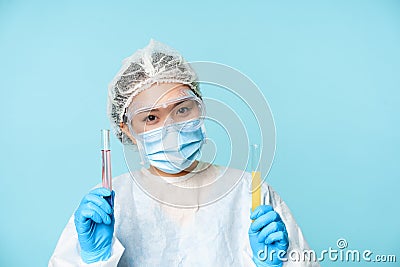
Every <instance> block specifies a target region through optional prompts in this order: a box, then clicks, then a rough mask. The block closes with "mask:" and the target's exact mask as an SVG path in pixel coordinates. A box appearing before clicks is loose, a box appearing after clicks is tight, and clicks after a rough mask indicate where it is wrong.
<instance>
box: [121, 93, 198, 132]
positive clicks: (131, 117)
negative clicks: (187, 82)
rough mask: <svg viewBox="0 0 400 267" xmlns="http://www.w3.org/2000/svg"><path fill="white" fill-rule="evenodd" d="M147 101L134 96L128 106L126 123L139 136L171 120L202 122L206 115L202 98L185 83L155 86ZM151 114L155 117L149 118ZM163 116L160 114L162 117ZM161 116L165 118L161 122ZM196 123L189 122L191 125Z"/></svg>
mask: <svg viewBox="0 0 400 267" xmlns="http://www.w3.org/2000/svg"><path fill="white" fill-rule="evenodd" d="M150 90H151V94H149V95H148V96H147V97H146V98H145V99H146V102H139V101H138V100H134V101H133V102H132V103H131V105H130V106H129V108H128V112H127V124H128V127H129V130H130V132H131V134H132V135H133V136H134V137H135V138H136V139H138V138H139V139H140V134H141V133H143V132H146V131H149V130H152V129H154V127H152V126H153V125H159V126H160V127H165V126H168V125H169V124H174V125H179V126H186V124H184V123H183V122H185V121H194V120H197V121H198V122H199V124H198V125H197V126H200V125H201V124H202V123H203V121H204V117H205V108H204V105H203V101H202V100H201V99H200V98H199V97H197V96H196V95H195V94H194V93H193V91H192V90H190V89H189V88H188V87H186V86H178V88H176V87H172V88H170V89H168V90H166V89H164V88H152V89H150ZM149 117H153V118H151V119H152V120H150V119H149ZM159 117H160V118H159ZM159 120H162V122H161V123H162V124H161V125H160V123H158V122H159ZM193 126H194V125H190V127H191V128H192V127H193Z"/></svg>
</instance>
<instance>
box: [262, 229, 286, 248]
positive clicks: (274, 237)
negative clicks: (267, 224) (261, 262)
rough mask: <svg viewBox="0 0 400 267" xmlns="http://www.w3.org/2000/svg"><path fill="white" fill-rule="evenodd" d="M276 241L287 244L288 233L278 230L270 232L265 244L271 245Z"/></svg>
mask: <svg viewBox="0 0 400 267" xmlns="http://www.w3.org/2000/svg"><path fill="white" fill-rule="evenodd" d="M274 242H278V243H280V242H282V243H285V244H287V235H286V233H285V232H284V231H278V232H274V233H272V234H270V235H269V236H268V237H267V238H266V239H265V242H264V243H265V244H266V245H269V244H272V243H274Z"/></svg>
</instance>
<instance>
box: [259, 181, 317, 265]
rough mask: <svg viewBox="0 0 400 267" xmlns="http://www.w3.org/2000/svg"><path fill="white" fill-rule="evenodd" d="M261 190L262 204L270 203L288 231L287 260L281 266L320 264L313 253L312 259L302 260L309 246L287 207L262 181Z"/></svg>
mask: <svg viewBox="0 0 400 267" xmlns="http://www.w3.org/2000/svg"><path fill="white" fill-rule="evenodd" d="M262 191H263V198H264V199H263V202H264V204H265V205H271V206H272V207H273V209H274V210H275V211H276V212H277V213H278V214H279V215H280V216H281V218H282V221H283V222H284V224H285V226H286V230H287V232H288V236H289V248H288V251H287V252H288V253H287V256H286V257H287V261H286V262H284V263H283V267H319V266H320V265H319V263H318V261H317V259H316V257H317V255H315V257H314V259H312V257H310V258H311V260H309V258H306V259H305V260H304V257H303V254H305V255H307V253H308V252H309V251H310V247H309V245H308V243H307V241H306V240H305V238H304V236H303V233H302V231H301V229H300V227H299V226H298V225H297V223H296V220H295V219H294V217H293V215H292V212H291V211H290V209H289V207H288V206H287V205H286V203H285V202H284V201H283V200H282V199H281V197H280V196H279V194H278V193H277V192H275V191H274V189H273V188H272V187H271V186H270V185H268V184H266V183H264V184H263V187H262ZM304 252H306V253H304ZM289 253H291V255H289Z"/></svg>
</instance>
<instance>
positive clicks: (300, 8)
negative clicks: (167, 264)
mask: <svg viewBox="0 0 400 267" xmlns="http://www.w3.org/2000/svg"><path fill="white" fill-rule="evenodd" d="M150 38H155V39H156V40H159V41H162V42H165V43H166V44H168V45H170V46H172V47H174V48H176V49H177V50H178V51H180V52H181V53H182V54H183V55H184V56H185V57H186V58H187V59H188V60H190V61H195V60H208V61H215V62H220V63H224V64H227V65H230V66H232V67H234V68H236V69H238V70H240V71H242V72H243V73H245V74H246V75H248V76H249V77H250V78H251V79H253V81H254V82H255V83H256V84H257V85H258V86H259V87H260V88H261V89H262V91H263V92H264V94H265V96H266V98H267V99H268V101H269V104H270V107H271V109H272V112H273V115H274V119H275V123H276V130H277V146H276V148H277V149H276V155H275V161H274V163H273V166H272V169H271V171H270V173H269V175H268V178H267V179H268V182H269V183H270V184H271V185H272V186H273V187H274V188H275V189H276V190H277V191H278V192H279V193H280V195H281V196H282V197H283V199H284V200H285V201H286V203H287V204H288V205H289V207H290V208H291V210H292V212H293V214H294V216H295V218H296V219H297V222H298V224H299V225H300V227H301V228H302V230H303V232H304V235H305V237H306V239H307V240H308V242H309V244H310V246H311V247H312V248H313V249H315V250H316V251H322V250H323V249H328V248H329V247H332V248H336V240H337V239H338V238H341V237H342V238H345V239H346V240H347V242H348V244H349V248H350V249H359V250H364V249H369V250H372V251H373V252H374V253H375V254H395V255H397V258H398V259H397V264H398V262H399V261H400V248H399V241H398V240H399V239H400V230H399V227H398V226H399V221H400V214H399V212H400V209H399V207H398V203H399V189H400V174H399V173H400V171H399V160H400V157H399V150H400V139H399V132H400V128H399V125H400V120H399V118H400V116H399V114H400V93H399V89H400V75H399V74H400V49H399V47H400V46H399V44H400V2H399V1H395V0H393V1H390V0H386V1H380V0H375V1H372V0H370V1H362V0H360V1H356V0H352V1H345V0H339V1H311V0H306V1H236V2H233V1H231V2H229V1H225V2H222V1H220V2H217V1H198V2H197V3H196V2H183V1H182V2H177V1H176V2H175V1H159V2H157V1H140V2H139V1H137V2H134V1H125V2H123V1H103V2H102V1H65V3H60V1H17V0H16V1H11V0H9V1H7V0H0V77H1V79H0V88H1V97H0V101H1V103H0V114H1V115H0V119H1V120H0V125H1V130H2V131H1V138H0V140H1V145H0V147H1V150H2V151H1V154H0V188H1V189H0V190H1V191H0V192H1V198H2V201H1V213H0V214H1V215H0V218H1V227H0V237H1V238H0V251H1V252H0V266H45V265H46V264H47V261H48V259H49V257H50V256H51V254H52V252H53V250H54V247H55V245H56V242H57V240H58V237H59V235H60V234H61V231H62V229H63V228H64V226H65V224H66V222H67V220H68V218H69V217H70V216H71V214H72V213H73V211H74V209H75V208H76V206H77V205H78V203H79V201H80V199H81V197H82V196H83V195H84V194H85V193H86V192H87V191H88V189H89V188H91V187H92V186H93V185H95V184H97V183H98V182H99V179H100V153H99V143H100V137H99V133H100V129H101V128H109V121H108V119H107V117H106V93H107V85H108V83H109V82H110V81H111V79H112V78H113V76H114V75H115V74H116V72H117V71H118V69H119V67H120V63H121V60H122V59H123V58H125V57H126V56H129V55H130V54H132V53H133V52H134V51H135V50H136V49H138V48H142V47H144V46H145V45H146V44H147V43H148V41H149V40H150ZM112 146H113V155H112V156H113V173H114V175H119V174H121V173H124V172H126V171H127V169H126V166H125V163H124V159H123V153H122V146H121V145H120V144H119V143H118V141H117V140H116V138H115V137H113V140H112ZM322 265H323V266H396V264H394V263H382V264H377V263H369V264H365V263H343V262H330V261H327V260H326V261H324V262H322Z"/></svg>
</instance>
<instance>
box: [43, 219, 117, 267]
mask: <svg viewBox="0 0 400 267" xmlns="http://www.w3.org/2000/svg"><path fill="white" fill-rule="evenodd" d="M124 250H125V248H124V247H123V246H122V244H121V243H120V242H119V240H118V239H117V238H116V237H115V236H114V237H113V240H112V249H111V257H110V258H109V259H108V260H107V261H99V262H95V263H91V264H87V263H85V262H83V261H82V258H81V256H80V247H79V241H78V234H77V232H76V229H75V224H74V216H73V215H72V217H71V218H70V219H69V221H68V223H67V225H66V227H65V228H64V231H63V232H62V234H61V237H60V239H59V240H58V243H57V245H56V248H55V250H54V252H53V255H52V256H51V258H50V260H49V264H48V266H49V267H58V266H60V267H61V266H62V267H69V266H71V267H72V266H90V267H111V266H117V265H118V262H119V260H120V258H121V256H122V254H123V252H124Z"/></svg>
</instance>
